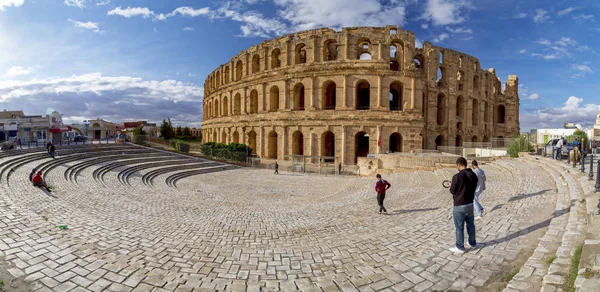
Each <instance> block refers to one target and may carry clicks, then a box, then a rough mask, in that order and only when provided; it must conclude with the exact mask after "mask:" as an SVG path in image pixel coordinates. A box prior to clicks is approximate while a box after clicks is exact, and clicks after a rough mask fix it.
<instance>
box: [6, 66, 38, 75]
mask: <svg viewBox="0 0 600 292" xmlns="http://www.w3.org/2000/svg"><path fill="white" fill-rule="evenodd" d="M33 70H34V69H33V68H32V67H21V66H12V67H10V68H9V69H8V71H6V74H4V76H20V75H29V74H30V73H31V72H33Z"/></svg>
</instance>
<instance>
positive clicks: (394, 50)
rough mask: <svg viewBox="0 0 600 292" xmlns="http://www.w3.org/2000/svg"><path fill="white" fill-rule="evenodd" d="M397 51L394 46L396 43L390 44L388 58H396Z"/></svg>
mask: <svg viewBox="0 0 600 292" xmlns="http://www.w3.org/2000/svg"><path fill="white" fill-rule="evenodd" d="M397 51H398V48H397V47H396V45H391V46H390V59H395V58H396V52H397Z"/></svg>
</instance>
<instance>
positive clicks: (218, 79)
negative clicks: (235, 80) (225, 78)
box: [216, 72, 221, 87]
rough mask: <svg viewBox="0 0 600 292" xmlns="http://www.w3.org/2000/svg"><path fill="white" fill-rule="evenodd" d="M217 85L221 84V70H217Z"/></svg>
mask: <svg viewBox="0 0 600 292" xmlns="http://www.w3.org/2000/svg"><path fill="white" fill-rule="evenodd" d="M216 74H217V87H219V86H221V72H217V73H216Z"/></svg>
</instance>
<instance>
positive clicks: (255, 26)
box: [218, 8, 289, 38]
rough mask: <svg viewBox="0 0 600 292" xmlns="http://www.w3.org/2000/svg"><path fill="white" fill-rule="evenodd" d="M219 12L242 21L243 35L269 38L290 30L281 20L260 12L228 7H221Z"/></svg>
mask: <svg viewBox="0 0 600 292" xmlns="http://www.w3.org/2000/svg"><path fill="white" fill-rule="evenodd" d="M218 12H219V15H220V16H219V17H224V18H229V19H231V20H233V21H237V22H241V23H242V25H241V26H240V30H241V31H242V34H241V36H243V37H250V36H257V37H264V38H268V37H270V36H272V35H281V34H285V33H287V32H289V30H288V27H287V26H286V25H285V24H284V23H282V22H281V21H279V20H277V19H271V18H267V17H264V16H263V15H262V14H260V13H258V12H253V11H247V12H237V11H234V10H229V9H227V8H220V9H219V11H218Z"/></svg>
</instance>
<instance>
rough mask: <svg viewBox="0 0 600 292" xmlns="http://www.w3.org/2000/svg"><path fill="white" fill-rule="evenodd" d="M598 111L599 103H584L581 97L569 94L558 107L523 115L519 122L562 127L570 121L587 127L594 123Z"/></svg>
mask: <svg viewBox="0 0 600 292" xmlns="http://www.w3.org/2000/svg"><path fill="white" fill-rule="evenodd" d="M599 111H600V105H597V104H584V103H583V98H579V97H576V96H569V98H568V99H567V101H566V102H565V103H563V105H562V106H561V107H559V108H546V109H542V110H539V111H538V112H537V113H535V114H532V115H523V116H522V118H521V124H523V125H525V127H527V126H530V127H532V128H537V127H538V126H539V125H542V124H547V125H548V126H552V127H562V125H564V123H565V122H570V123H575V124H581V125H583V126H584V127H589V126H591V125H593V124H594V122H595V120H596V115H597V114H598V112H599Z"/></svg>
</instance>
